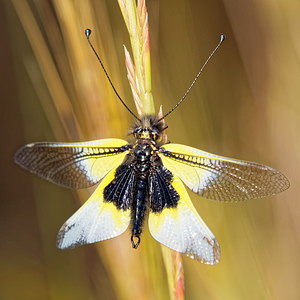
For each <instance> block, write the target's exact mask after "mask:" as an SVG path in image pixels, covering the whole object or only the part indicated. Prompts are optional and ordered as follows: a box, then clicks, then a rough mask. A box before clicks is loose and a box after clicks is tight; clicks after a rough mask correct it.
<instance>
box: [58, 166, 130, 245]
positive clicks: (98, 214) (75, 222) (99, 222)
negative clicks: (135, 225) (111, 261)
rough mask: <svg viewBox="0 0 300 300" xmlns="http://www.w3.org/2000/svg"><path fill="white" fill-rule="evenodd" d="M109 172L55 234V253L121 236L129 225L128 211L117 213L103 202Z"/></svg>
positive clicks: (109, 203) (119, 210) (111, 176)
mask: <svg viewBox="0 0 300 300" xmlns="http://www.w3.org/2000/svg"><path fill="white" fill-rule="evenodd" d="M115 172H116V169H113V170H112V171H110V172H109V173H108V175H107V176H106V177H104V179H103V180H102V182H101V183H100V185H99V186H98V187H97V189H96V190H95V192H94V193H93V194H92V195H91V197H90V198H89V200H88V201H87V202H86V203H85V204H84V205H83V206H82V207H81V208H80V209H79V210H78V211H77V212H76V213H75V214H74V215H73V216H72V217H71V218H69V219H68V220H67V222H66V223H65V224H64V225H63V226H62V227H61V229H60V230H59V233H58V236H57V241H56V245H57V247H58V248H59V249H72V248H76V247H79V246H81V245H85V244H91V243H96V242H100V241H103V240H106V239H110V238H113V237H116V236H118V235H120V234H122V233H123V232H124V231H125V230H126V229H127V227H128V226H129V223H130V210H129V209H127V210H122V209H117V207H116V205H115V204H114V203H112V202H105V201H104V198H103V192H104V189H105V187H106V186H107V185H108V184H109V183H110V182H111V181H112V180H113V179H114V177H115Z"/></svg>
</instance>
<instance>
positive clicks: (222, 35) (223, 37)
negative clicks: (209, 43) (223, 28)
mask: <svg viewBox="0 0 300 300" xmlns="http://www.w3.org/2000/svg"><path fill="white" fill-rule="evenodd" d="M225 38H226V37H225V34H223V33H221V35H220V42H221V43H222V42H223V41H224V40H225Z"/></svg>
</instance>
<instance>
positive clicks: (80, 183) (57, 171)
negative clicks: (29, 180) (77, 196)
mask: <svg viewBox="0 0 300 300" xmlns="http://www.w3.org/2000/svg"><path fill="white" fill-rule="evenodd" d="M125 145H127V142H126V141H123V140H120V139H103V140H96V141H91V142H84V143H33V144H28V145H25V146H24V147H22V148H20V149H19V150H18V151H17V152H16V154H15V162H16V163H18V164H19V165H20V166H21V167H23V168H25V169H26V170H29V171H30V172H32V173H35V174H37V175H39V176H41V177H43V178H45V179H47V180H49V181H51V182H54V183H56V184H59V185H62V186H65V187H69V188H77V189H79V188H86V187H89V186H92V185H94V184H96V183H97V182H99V181H100V180H101V179H102V178H103V177H104V176H105V175H106V174H107V173H108V172H109V171H110V170H111V169H113V168H114V167H116V166H118V165H120V164H121V163H122V161H123V160H124V157H125V156H126V154H127V153H128V151H127V148H126V147H125Z"/></svg>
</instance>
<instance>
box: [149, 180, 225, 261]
mask: <svg viewBox="0 0 300 300" xmlns="http://www.w3.org/2000/svg"><path fill="white" fill-rule="evenodd" d="M170 184H171V185H172V187H173V189H174V190H175V191H176V192H177V193H178V195H179V199H178V200H177V201H178V202H177V205H176V206H174V207H172V206H171V207H166V206H165V207H164V208H163V209H162V210H161V211H160V212H155V211H153V210H150V213H149V220H148V222H149V230H150V233H151V234H152V236H153V237H154V238H155V239H156V240H157V241H158V242H160V243H161V244H163V245H165V246H167V247H168V248H171V249H173V250H175V251H178V252H181V253H184V254H186V255H187V256H189V257H191V258H193V259H196V260H198V261H200V262H202V263H206V264H217V263H218V262H219V260H220V246H219V244H218V241H217V240H216V238H215V237H214V235H213V233H212V232H211V231H210V230H209V228H208V227H207V226H206V225H205V223H204V222H203V220H202V219H201V217H200V216H199V215H198V213H197V211H196V209H195V207H194V206H193V204H192V202H191V200H190V197H189V195H188V193H187V191H186V189H185V187H184V185H183V183H182V182H181V180H180V179H179V178H178V177H177V176H173V178H172V180H171V182H170Z"/></svg>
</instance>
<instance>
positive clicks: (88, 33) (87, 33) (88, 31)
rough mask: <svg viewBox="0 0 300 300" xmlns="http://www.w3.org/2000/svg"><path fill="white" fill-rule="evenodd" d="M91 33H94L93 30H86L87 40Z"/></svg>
mask: <svg viewBox="0 0 300 300" xmlns="http://www.w3.org/2000/svg"><path fill="white" fill-rule="evenodd" d="M91 33H92V30H91V29H89V28H87V29H86V30H85V35H86V37H87V38H89V37H90V35H91Z"/></svg>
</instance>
